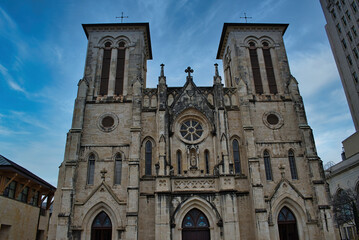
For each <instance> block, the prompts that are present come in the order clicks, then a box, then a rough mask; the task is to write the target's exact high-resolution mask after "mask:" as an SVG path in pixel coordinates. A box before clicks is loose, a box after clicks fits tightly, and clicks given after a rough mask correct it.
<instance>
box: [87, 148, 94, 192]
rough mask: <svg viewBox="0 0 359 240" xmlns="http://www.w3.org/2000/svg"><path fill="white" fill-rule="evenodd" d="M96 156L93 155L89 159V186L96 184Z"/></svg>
mask: <svg viewBox="0 0 359 240" xmlns="http://www.w3.org/2000/svg"><path fill="white" fill-rule="evenodd" d="M95 159H96V158H95V154H93V153H91V154H90V155H89V157H88V167H87V184H90V185H92V184H93V182H94V175H95Z"/></svg>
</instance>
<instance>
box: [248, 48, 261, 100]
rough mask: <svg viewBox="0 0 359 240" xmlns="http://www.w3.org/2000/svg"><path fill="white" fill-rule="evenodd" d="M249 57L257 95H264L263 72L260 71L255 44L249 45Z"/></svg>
mask: <svg viewBox="0 0 359 240" xmlns="http://www.w3.org/2000/svg"><path fill="white" fill-rule="evenodd" d="M249 56H250V59H251V65H252V73H253V80H254V88H255V90H256V93H259V94H262V93H263V85H262V79H261V72H260V69H259V62H258V54H257V48H256V45H255V43H254V42H250V43H249Z"/></svg>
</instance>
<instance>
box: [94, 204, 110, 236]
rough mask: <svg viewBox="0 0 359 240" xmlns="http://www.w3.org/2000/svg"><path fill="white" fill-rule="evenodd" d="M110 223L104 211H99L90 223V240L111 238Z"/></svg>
mask: <svg viewBox="0 0 359 240" xmlns="http://www.w3.org/2000/svg"><path fill="white" fill-rule="evenodd" d="M111 239H112V223H111V220H110V218H109V217H108V215H107V214H106V213H105V212H103V211H102V212H100V213H99V214H98V215H97V216H96V218H95V220H94V221H93V223H92V228H91V240H111Z"/></svg>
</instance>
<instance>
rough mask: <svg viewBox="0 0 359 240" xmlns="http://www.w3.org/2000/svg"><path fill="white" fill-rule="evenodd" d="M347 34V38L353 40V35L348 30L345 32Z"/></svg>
mask: <svg viewBox="0 0 359 240" xmlns="http://www.w3.org/2000/svg"><path fill="white" fill-rule="evenodd" d="M347 36H348V38H349V40H350V41H351V42H352V41H353V36H352V34H351V33H350V32H347Z"/></svg>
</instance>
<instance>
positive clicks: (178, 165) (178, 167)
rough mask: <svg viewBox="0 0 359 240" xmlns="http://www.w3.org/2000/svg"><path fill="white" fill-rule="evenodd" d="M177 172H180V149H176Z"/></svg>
mask: <svg viewBox="0 0 359 240" xmlns="http://www.w3.org/2000/svg"><path fill="white" fill-rule="evenodd" d="M177 173H178V174H181V173H182V153H181V151H180V150H178V151H177Z"/></svg>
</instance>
